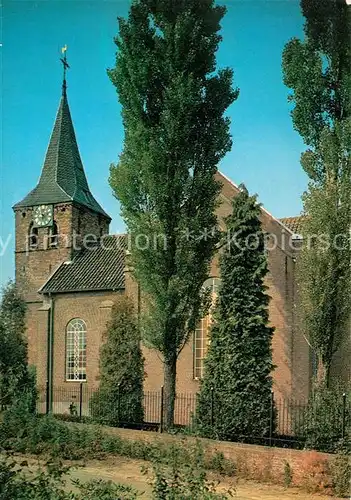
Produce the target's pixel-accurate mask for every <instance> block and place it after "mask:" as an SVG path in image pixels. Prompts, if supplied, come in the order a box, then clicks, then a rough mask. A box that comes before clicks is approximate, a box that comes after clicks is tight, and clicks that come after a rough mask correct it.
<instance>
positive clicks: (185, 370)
mask: <svg viewBox="0 0 351 500" xmlns="http://www.w3.org/2000/svg"><path fill="white" fill-rule="evenodd" d="M218 178H219V180H220V181H221V182H222V184H223V186H222V191H221V194H220V202H221V203H220V206H219V207H218V209H217V215H218V219H219V224H220V226H221V227H222V229H225V223H224V218H225V217H226V216H227V215H229V214H230V213H231V211H232V206H231V200H232V199H233V197H234V196H236V195H237V193H238V189H237V187H236V186H235V185H233V184H232V183H231V182H230V181H229V180H227V179H226V178H225V177H223V176H222V175H221V174H219V175H218ZM261 213H262V215H261V220H262V226H263V229H264V231H266V232H268V233H270V234H272V235H273V237H272V238H274V240H275V241H276V246H275V248H274V249H272V250H271V251H270V252H269V254H268V267H269V274H268V276H267V286H268V294H269V295H270V297H271V301H270V305H269V317H270V322H271V325H272V326H274V327H275V332H274V336H273V342H272V347H273V363H274V364H275V365H276V369H275V370H274V372H273V381H274V393H275V396H276V397H277V398H279V399H286V398H294V399H304V398H305V397H307V395H308V392H309V377H310V373H309V366H310V363H309V347H308V344H307V342H306V340H305V339H304V338H303V336H302V335H301V334H300V333H299V331H298V329H297V325H296V320H295V301H296V285H295V260H296V252H297V250H296V249H295V247H294V245H293V243H291V242H290V238H291V233H290V232H289V231H288V230H287V229H285V228H284V226H283V225H282V224H280V222H279V221H278V220H276V219H274V217H272V216H271V215H270V214H269V213H268V212H266V211H265V210H262V212H261ZM272 243H273V241H272ZM211 275H212V276H214V277H216V276H217V277H218V276H219V275H220V272H219V266H218V256H216V257H215V258H214V260H213V262H212V265H211ZM126 289H127V290H128V288H127V287H126ZM143 352H144V357H145V365H146V368H145V370H146V374H147V378H146V380H145V389H146V390H150V391H154V390H159V388H160V386H161V385H162V383H163V364H162V361H161V359H160V355H159V354H158V353H157V352H155V351H153V350H150V349H148V348H146V347H144V349H143ZM193 363H194V353H193V338H191V339H190V340H189V342H188V343H187V345H186V346H185V347H184V349H183V351H182V353H181V354H180V357H179V360H178V365H177V392H178V393H182V392H190V393H195V392H198V390H199V381H197V380H194V376H193Z"/></svg>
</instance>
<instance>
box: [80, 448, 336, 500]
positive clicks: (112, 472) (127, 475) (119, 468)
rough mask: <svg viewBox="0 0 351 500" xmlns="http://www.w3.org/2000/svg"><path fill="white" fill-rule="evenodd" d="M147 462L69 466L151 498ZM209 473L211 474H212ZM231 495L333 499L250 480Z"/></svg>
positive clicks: (242, 499) (264, 499)
mask: <svg viewBox="0 0 351 500" xmlns="http://www.w3.org/2000/svg"><path fill="white" fill-rule="evenodd" d="M147 465H148V462H144V461H142V460H131V459H126V458H124V457H114V458H109V459H107V460H103V461H98V460H91V461H88V462H87V463H86V465H85V467H83V468H79V469H75V470H72V473H71V475H72V477H75V478H79V479H81V480H82V481H89V480H91V479H106V480H111V481H114V482H118V483H122V484H128V485H131V486H133V487H134V488H136V489H137V490H139V491H141V492H145V493H144V495H143V497H142V498H144V499H145V500H150V499H151V488H150V486H149V485H148V483H147V478H146V477H145V476H144V475H142V474H141V472H140V469H141V467H142V466H147ZM209 477H210V478H212V476H211V475H209ZM233 485H234V482H232V483H230V481H229V479H228V478H225V480H221V484H220V487H219V488H218V489H219V490H224V491H225V490H228V489H229V488H230V487H233ZM234 498H235V499H237V500H281V499H282V500H318V499H319V500H327V499H333V500H336V499H335V497H327V496H322V495H309V494H308V493H303V492H301V491H300V490H298V489H296V488H289V489H288V490H286V489H284V488H282V487H279V486H271V485H265V484H260V483H255V482H251V481H250V482H249V481H241V482H239V484H237V487H236V495H235V496H234Z"/></svg>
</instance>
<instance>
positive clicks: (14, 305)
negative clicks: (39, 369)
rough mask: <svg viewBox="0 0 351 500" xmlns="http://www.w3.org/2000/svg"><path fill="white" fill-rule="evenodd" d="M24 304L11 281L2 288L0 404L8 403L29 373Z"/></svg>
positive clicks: (21, 386)
mask: <svg viewBox="0 0 351 500" xmlns="http://www.w3.org/2000/svg"><path fill="white" fill-rule="evenodd" d="M25 314H26V304H25V302H24V301H23V299H22V297H21V296H20V294H19V293H18V290H17V288H16V286H15V284H14V283H12V282H10V283H9V284H8V285H7V286H6V287H5V288H4V289H3V295H2V300H1V304H0V345H1V349H0V399H1V401H0V404H5V403H6V404H9V403H10V402H11V401H12V399H13V397H14V395H15V394H16V393H17V392H18V391H20V390H23V389H25V388H26V386H27V385H28V384H29V380H30V379H31V376H30V374H29V372H28V365H27V342H26V339H25Z"/></svg>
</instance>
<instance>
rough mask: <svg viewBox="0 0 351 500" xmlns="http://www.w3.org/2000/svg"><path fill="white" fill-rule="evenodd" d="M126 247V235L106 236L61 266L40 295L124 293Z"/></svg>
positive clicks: (41, 290)
mask: <svg viewBox="0 0 351 500" xmlns="http://www.w3.org/2000/svg"><path fill="white" fill-rule="evenodd" d="M126 243H127V238H126V236H125V235H121V234H120V235H110V236H105V237H104V238H103V239H102V241H101V242H100V243H97V244H95V245H93V246H91V247H88V248H85V249H83V250H81V251H79V252H78V253H77V254H76V256H75V257H74V259H73V260H72V261H71V262H63V263H62V264H61V265H60V267H59V268H58V269H57V270H56V271H55V272H54V274H53V275H52V276H51V277H50V278H49V279H48V280H47V282H46V283H45V284H44V285H43V286H42V287H41V289H40V290H39V292H40V293H49V292H51V293H68V292H87V291H99V290H100V291H102V290H104V291H106V290H121V289H124V287H125V282H124V266H125V252H126Z"/></svg>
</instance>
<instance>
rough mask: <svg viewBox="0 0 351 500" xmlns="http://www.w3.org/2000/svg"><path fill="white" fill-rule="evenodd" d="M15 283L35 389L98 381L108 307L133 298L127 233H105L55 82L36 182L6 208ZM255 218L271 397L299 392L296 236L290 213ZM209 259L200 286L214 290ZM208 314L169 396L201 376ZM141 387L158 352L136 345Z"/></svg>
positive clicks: (231, 190)
mask: <svg viewBox="0 0 351 500" xmlns="http://www.w3.org/2000/svg"><path fill="white" fill-rule="evenodd" d="M217 177H218V179H219V180H220V181H221V183H222V191H221V193H220V195H219V198H220V200H219V201H220V204H219V207H218V209H217V215H218V221H219V225H220V226H221V227H222V228H223V229H224V222H223V220H224V218H225V217H226V216H227V215H228V214H229V213H230V211H231V202H232V198H233V197H234V196H236V194H237V193H238V187H237V186H236V185H235V184H234V183H233V182H232V181H231V180H230V179H228V178H227V177H225V176H224V175H223V174H221V173H219V172H218V174H217ZM13 208H14V212H15V224H16V249H15V260H16V283H17V285H18V288H19V290H20V292H21V293H22V294H23V297H24V299H25V301H26V303H27V320H26V326H27V336H28V349H29V362H30V364H33V365H35V366H36V369H37V380H38V385H39V386H41V387H45V386H47V387H48V389H49V399H50V405H51V404H52V398H53V389H54V388H55V387H67V388H68V387H71V388H72V387H77V386H78V385H79V384H80V383H81V382H84V384H86V387H89V388H96V387H98V384H99V350H100V347H101V343H102V338H103V334H104V332H105V330H106V324H107V322H108V320H109V318H110V314H111V308H112V306H113V304H114V301H115V300H116V297H117V296H118V295H119V294H128V295H129V296H130V297H131V298H132V299H133V301H134V302H135V305H136V310H138V304H140V289H139V287H138V284H137V283H136V282H135V281H134V279H133V277H132V274H131V272H130V270H129V269H128V267H127V266H126V262H125V261H126V253H127V237H126V235H109V225H110V222H111V217H110V216H109V215H108V214H107V213H106V212H105V211H104V209H103V208H102V207H101V205H100V204H99V203H98V201H97V200H96V199H95V197H94V196H93V194H92V191H91V190H90V187H89V184H88V181H87V178H86V175H85V172H84V167H83V164H82V161H81V157H80V153H79V149H78V145H77V141H76V137H75V132H74V127H73V122H72V118H71V114H70V109H69V105H68V100H67V90H66V82H65V80H64V84H63V89H62V96H61V100H60V104H59V108H58V111H57V116H56V120H55V123H54V127H53V131H52V134H51V138H50V141H49V145H48V149H47V152H46V157H45V160H44V165H43V167H42V172H41V176H40V179H39V182H38V185H37V186H36V187H35V188H34V189H33V190H32V191H31V192H30V193H29V194H28V195H27V196H26V197H25V198H24V199H23V200H21V201H20V202H18V203H17V204H16V205H15V206H14V207H13ZM261 213H262V224H263V228H264V230H265V231H266V232H267V233H269V234H270V235H271V237H272V240H274V242H275V244H274V245H272V250H270V251H269V252H268V259H269V275H268V277H267V285H268V293H269V295H270V296H271V301H270V322H271V324H272V325H273V326H274V327H275V333H274V338H273V362H274V364H275V365H276V369H275V371H274V374H273V378H274V393H275V396H276V397H277V398H284V399H289V398H291V397H294V398H295V399H299V398H305V397H307V395H308V393H309V390H310V380H311V362H310V347H309V345H308V342H307V341H306V339H305V338H304V336H303V335H302V334H301V333H300V332H299V329H298V326H297V318H296V282H295V263H296V257H297V254H298V248H299V244H300V242H301V237H299V236H298V231H299V218H288V219H282V220H278V219H276V218H275V217H274V216H273V215H271V214H270V213H268V212H267V211H266V210H265V209H263V208H262V212H261ZM219 282H220V275H219V269H218V258H217V257H216V258H215V259H214V260H213V263H212V268H211V274H210V276H209V278H208V280H207V282H206V283H205V286H209V287H210V288H211V290H212V292H213V294H215V293H216V289H217V287H218V283H219ZM209 323H210V318H209V317H206V318H204V319H203V320H202V321H201V322H200V324H199V325H198V328H197V329H196V331H195V332H194V335H193V336H192V338H191V339H190V340H189V342H188V344H187V345H186V346H185V347H184V349H183V351H182V353H181V355H180V358H179V361H178V375H177V392H178V393H196V392H197V391H198V389H199V381H200V379H201V377H202V375H203V362H204V358H205V356H206V350H207V346H208V329H209ZM143 352H144V356H145V382H144V387H145V390H148V391H159V390H160V387H161V385H162V383H163V366H162V361H161V360H160V359H159V355H158V353H156V352H155V351H153V350H150V349H147V348H146V347H143Z"/></svg>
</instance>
